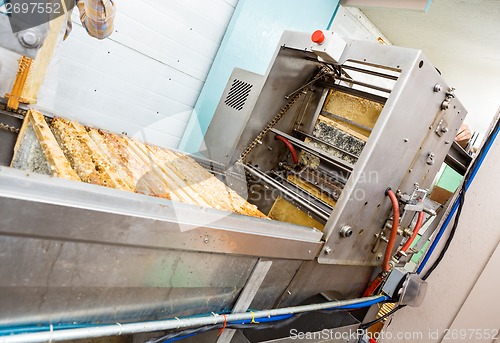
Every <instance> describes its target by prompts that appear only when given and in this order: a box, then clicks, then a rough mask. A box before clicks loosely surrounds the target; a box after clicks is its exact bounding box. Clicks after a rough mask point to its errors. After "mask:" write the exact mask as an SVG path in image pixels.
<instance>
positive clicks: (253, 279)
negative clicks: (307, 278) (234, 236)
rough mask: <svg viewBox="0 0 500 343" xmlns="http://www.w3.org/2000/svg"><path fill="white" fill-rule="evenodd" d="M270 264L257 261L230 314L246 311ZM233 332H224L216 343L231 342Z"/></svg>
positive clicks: (269, 262)
mask: <svg viewBox="0 0 500 343" xmlns="http://www.w3.org/2000/svg"><path fill="white" fill-rule="evenodd" d="M272 264H273V261H263V260H261V259H259V260H258V261H257V264H256V265H255V267H254V269H253V270H252V274H250V277H249V278H248V281H247V283H246V284H245V287H243V289H242V290H241V293H240V295H239V297H238V299H237V300H236V304H234V307H233V309H232V311H231V312H232V313H238V312H244V311H246V310H248V307H249V306H250V304H251V303H252V301H253V299H254V298H255V295H256V294H257V292H258V290H259V288H260V286H261V285H262V282H263V281H264V278H265V277H266V275H267V273H268V272H269V269H270V268H271V266H272ZM235 332H236V330H234V329H227V330H224V331H223V332H222V333H221V335H220V336H219V339H218V340H217V343H229V342H231V339H232V338H233V336H234V334H235Z"/></svg>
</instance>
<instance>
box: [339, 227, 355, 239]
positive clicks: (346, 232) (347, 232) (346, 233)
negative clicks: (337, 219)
mask: <svg viewBox="0 0 500 343" xmlns="http://www.w3.org/2000/svg"><path fill="white" fill-rule="evenodd" d="M340 236H342V237H344V238H348V237H351V236H352V228H351V227H350V226H348V225H346V226H344V227H342V228H341V229H340Z"/></svg>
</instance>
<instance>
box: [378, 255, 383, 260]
mask: <svg viewBox="0 0 500 343" xmlns="http://www.w3.org/2000/svg"><path fill="white" fill-rule="evenodd" d="M382 256H383V255H382V253H379V254H378V255H377V261H380V260H381V259H382Z"/></svg>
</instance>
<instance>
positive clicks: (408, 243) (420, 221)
mask: <svg viewBox="0 0 500 343" xmlns="http://www.w3.org/2000/svg"><path fill="white" fill-rule="evenodd" d="M424 217H425V214H424V212H419V213H418V217H417V223H416V224H415V228H414V229H413V233H412V235H411V237H410V238H408V240H407V241H406V243H405V244H404V245H403V247H402V248H401V250H399V251H400V252H403V253H406V251H407V250H408V249H409V248H410V246H411V244H412V243H413V241H414V240H415V238H416V237H417V235H418V232H419V231H420V228H421V227H422V224H423V223H424Z"/></svg>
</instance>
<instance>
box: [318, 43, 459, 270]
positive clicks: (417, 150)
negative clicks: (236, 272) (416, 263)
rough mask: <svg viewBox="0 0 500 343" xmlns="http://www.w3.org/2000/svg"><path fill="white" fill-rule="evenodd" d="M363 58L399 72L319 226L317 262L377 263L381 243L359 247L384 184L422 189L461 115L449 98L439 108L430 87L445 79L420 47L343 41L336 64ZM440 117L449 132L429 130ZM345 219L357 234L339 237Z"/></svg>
mask: <svg viewBox="0 0 500 343" xmlns="http://www.w3.org/2000/svg"><path fill="white" fill-rule="evenodd" d="M363 59H365V60H366V61H367V63H371V64H374V65H383V66H387V67H388V68H391V69H394V70H401V75H400V77H399V78H398V81H397V82H396V84H395V86H394V88H393V90H392V92H391V94H390V96H389V99H388V100H387V102H386V104H385V106H384V108H383V110H382V113H381V114H380V116H379V119H378V121H377V123H376V125H375V127H374V128H373V131H372V133H371V135H370V138H369V140H368V142H367V144H366V146H365V148H364V150H363V152H362V154H361V156H360V158H359V160H358V162H357V163H356V165H355V167H354V170H353V173H352V175H351V177H350V178H349V180H348V182H347V184H346V187H345V188H344V191H343V192H342V195H341V196H340V198H339V201H338V202H337V205H336V206H335V208H334V210H333V212H332V216H331V217H330V219H329V221H328V223H327V225H326V226H325V230H324V232H325V238H326V246H325V247H329V248H331V250H332V253H330V254H320V256H319V258H318V260H319V262H320V263H340V264H349V265H378V264H379V263H380V262H379V261H377V255H378V254H379V253H381V252H382V250H383V249H385V245H381V246H380V248H379V249H378V250H377V251H373V252H372V250H371V249H367V247H370V246H371V245H372V244H373V241H374V239H373V237H374V234H375V233H377V231H378V230H380V229H381V228H383V226H384V223H385V220H386V219H387V217H388V216H389V213H390V212H389V210H390V202H389V201H388V199H387V197H386V196H385V194H384V193H385V189H386V188H387V187H389V186H390V187H392V188H393V189H400V190H401V191H403V192H406V193H411V191H412V189H413V185H414V184H415V183H418V184H419V185H420V186H421V187H422V188H429V187H430V186H431V183H432V182H433V179H434V175H436V173H437V172H438V170H439V168H440V166H441V164H442V162H443V161H444V159H445V156H446V154H447V152H448V150H449V148H450V146H449V144H446V141H453V139H454V136H455V134H456V132H457V130H458V128H459V127H460V124H461V123H462V121H463V119H464V117H465V114H466V111H465V109H464V108H463V106H462V105H461V104H460V103H459V102H458V100H457V99H456V98H453V99H452V100H451V103H450V108H449V109H448V110H445V111H442V110H441V109H440V106H441V103H442V101H443V99H444V97H445V94H443V93H436V92H434V85H435V84H436V83H440V84H443V85H445V84H446V83H445V82H444V80H443V79H442V78H441V76H440V75H439V74H438V73H437V72H436V70H435V68H434V67H433V66H432V65H431V63H430V62H429V61H428V60H427V59H426V58H425V56H423V54H422V53H421V52H420V51H417V50H411V49H404V48H397V47H387V46H380V45H375V44H370V43H365V42H351V43H350V45H349V47H348V48H347V49H346V52H345V54H344V57H343V62H345V61H346V60H363ZM445 88H446V89H447V88H448V87H445ZM417 95H418V96H417ZM442 119H445V120H446V121H447V122H448V123H449V127H450V130H449V132H447V133H445V134H444V135H443V136H442V137H439V136H437V135H436V134H434V130H435V128H436V126H437V125H438V123H439V122H440V121H441V120H442ZM405 140H407V141H409V142H412V143H411V144H410V143H407V142H406V141H405ZM430 153H433V154H434V155H435V156H434V161H435V163H434V164H432V165H428V164H427V163H426V162H427V158H428V156H429V154H430ZM370 175H372V176H371V177H370ZM360 213H363V215H360ZM345 225H349V226H351V227H352V228H353V229H354V230H358V231H359V232H362V235H359V236H358V237H356V239H350V240H344V239H342V237H340V236H339V235H338V234H334V233H335V232H338V230H340V229H341V228H342V227H343V226H345Z"/></svg>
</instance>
